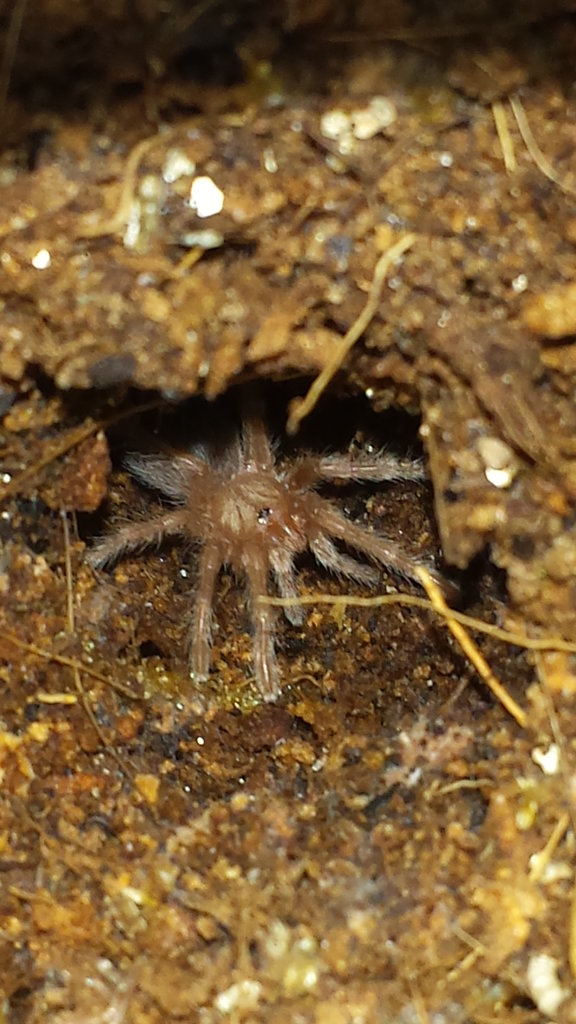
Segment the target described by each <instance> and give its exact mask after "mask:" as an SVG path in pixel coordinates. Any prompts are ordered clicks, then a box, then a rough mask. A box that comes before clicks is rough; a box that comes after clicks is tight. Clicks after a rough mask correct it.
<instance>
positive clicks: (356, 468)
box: [316, 451, 426, 483]
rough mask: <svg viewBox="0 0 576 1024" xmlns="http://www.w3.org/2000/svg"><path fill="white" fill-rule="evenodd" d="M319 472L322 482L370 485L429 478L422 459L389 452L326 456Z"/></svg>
mask: <svg viewBox="0 0 576 1024" xmlns="http://www.w3.org/2000/svg"><path fill="white" fill-rule="evenodd" d="M316 473H317V479H320V480H358V481H366V482H368V483H381V482H383V481H385V480H390V481H397V482H402V481H405V480H425V479H426V473H425V471H424V467H423V465H422V463H421V462H420V461H419V460H418V459H403V458H401V457H400V456H399V455H394V453H393V452H387V451H379V452H350V453H349V454H344V455H342V454H334V455H324V456H322V457H321V458H319V459H318V460H317V465H316Z"/></svg>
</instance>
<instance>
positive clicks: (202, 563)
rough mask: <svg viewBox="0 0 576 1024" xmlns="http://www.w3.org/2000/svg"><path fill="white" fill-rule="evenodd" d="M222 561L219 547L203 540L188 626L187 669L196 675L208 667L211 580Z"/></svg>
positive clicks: (202, 675)
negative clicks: (188, 664)
mask: <svg viewBox="0 0 576 1024" xmlns="http://www.w3.org/2000/svg"><path fill="white" fill-rule="evenodd" d="M221 565H222V551H221V549H220V546H219V545H218V544H216V543H214V542H212V543H209V544H205V545H204V547H203V549H202V553H201V555H200V559H199V565H198V583H197V585H196V595H195V600H194V612H193V615H192V625H191V628H190V671H191V672H192V675H193V676H194V678H195V679H206V677H207V676H208V673H209V671H210V647H211V640H212V603H213V596H214V584H215V582H216V577H217V576H218V573H219V571H220V568H221Z"/></svg>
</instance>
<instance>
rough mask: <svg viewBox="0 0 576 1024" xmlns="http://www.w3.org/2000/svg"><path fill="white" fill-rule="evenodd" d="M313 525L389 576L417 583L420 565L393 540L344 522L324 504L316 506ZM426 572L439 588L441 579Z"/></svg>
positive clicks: (327, 504)
mask: <svg viewBox="0 0 576 1024" xmlns="http://www.w3.org/2000/svg"><path fill="white" fill-rule="evenodd" d="M317 523H318V525H319V526H320V527H322V528H323V529H324V530H325V531H326V532H327V533H328V534H330V536H331V537H335V538H336V539H337V540H340V541H342V542H343V543H344V544H347V545H348V546H349V547H352V548H356V550H357V551H361V552H362V553H363V554H365V555H368V557H369V558H372V559H373V560H374V561H375V562H378V563H379V564H380V565H382V566H384V568H385V569H391V570H392V572H395V573H398V574H399V575H400V576H405V577H406V578H407V579H410V580H415V582H419V581H418V579H417V576H416V569H417V568H418V566H419V564H424V563H420V562H419V561H418V559H417V558H415V557H413V556H412V555H410V554H408V552H407V551H405V550H404V548H403V547H402V545H401V544H398V543H397V542H396V541H395V540H391V539H389V538H388V537H384V536H383V535H382V534H380V533H371V532H370V531H369V530H366V529H365V528H364V527H362V526H359V525H358V523H353V522H351V521H350V520H349V519H345V518H344V516H342V515H341V514H340V512H338V510H337V509H335V508H333V507H332V506H331V505H330V504H329V503H328V502H321V503H319V506H318V516H317ZM430 571H431V575H432V576H434V578H435V579H436V580H438V582H439V583H441V584H442V582H443V581H442V579H441V577H439V576H438V574H437V573H435V572H434V571H433V570H430Z"/></svg>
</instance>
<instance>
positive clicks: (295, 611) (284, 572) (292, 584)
mask: <svg viewBox="0 0 576 1024" xmlns="http://www.w3.org/2000/svg"><path fill="white" fill-rule="evenodd" d="M270 565H271V568H272V572H273V573H274V579H275V580H276V586H277V587H278V592H279V594H280V597H284V598H288V599H290V600H295V601H297V600H298V597H299V595H298V587H297V586H296V575H295V572H294V556H293V555H292V553H291V552H289V551H282V552H280V551H271V552H270ZM283 611H284V615H285V616H286V618H287V619H288V622H291V623H292V625H293V626H301V625H302V623H303V621H304V610H303V608H302V606H301V605H298V604H291V605H287V606H286V608H284V609H283Z"/></svg>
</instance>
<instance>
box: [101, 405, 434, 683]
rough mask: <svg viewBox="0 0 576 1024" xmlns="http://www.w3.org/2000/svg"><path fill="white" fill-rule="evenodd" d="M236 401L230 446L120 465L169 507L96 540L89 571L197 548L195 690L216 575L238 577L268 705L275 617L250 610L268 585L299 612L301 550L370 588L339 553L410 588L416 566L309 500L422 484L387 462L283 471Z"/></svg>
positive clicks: (359, 568) (203, 664)
mask: <svg viewBox="0 0 576 1024" xmlns="http://www.w3.org/2000/svg"><path fill="white" fill-rule="evenodd" d="M240 402H241V429H240V430H239V431H232V430H230V436H229V437H228V438H227V443H226V445H223V446H218V445H215V446H212V447H208V446H207V447H200V446H198V447H196V448H194V449H192V450H191V451H190V452H188V453H186V454H177V455H174V456H172V457H165V456H148V455H133V456H131V457H130V458H129V459H128V461H127V465H128V469H129V470H130V472H131V473H132V475H133V476H134V477H135V478H136V479H137V480H138V481H139V482H140V483H142V484H144V485H146V486H147V487H150V488H153V489H155V490H157V491H159V492H160V493H161V494H163V495H164V497H166V498H167V499H168V500H169V501H170V502H172V504H173V506H174V507H173V508H171V509H170V510H167V511H166V512H164V513H162V514H161V515H159V516H156V517H154V518H152V519H149V520H144V521H143V522H134V523H130V524H128V525H127V526H124V527H123V528H121V529H119V530H118V531H117V532H116V533H113V534H111V535H110V536H109V537H104V538H103V539H101V540H100V542H99V543H98V544H97V546H96V547H94V548H93V549H92V550H91V551H90V552H89V554H88V560H89V562H90V564H91V565H92V566H94V567H95V568H100V567H102V566H105V565H107V564H109V563H110V562H113V561H114V560H116V559H118V558H120V557H122V556H123V555H125V554H127V553H128V552H130V551H138V550H142V549H144V548H146V547H148V546H150V545H153V544H160V543H161V542H162V541H163V540H164V539H165V538H167V537H171V536H181V537H185V538H186V539H189V540H192V541H195V542H196V543H197V544H198V545H199V546H200V548H201V551H200V555H199V565H198V580H197V585H196V595H195V600H194V608H193V614H192V622H191V629H190V669H191V673H192V675H193V676H194V678H196V679H203V678H206V676H207V675H208V672H209V669H210V660H211V659H210V654H211V651H210V647H211V632H212V630H211V622H212V605H213V594H214V587H215V582H216V579H217V576H218V574H219V572H220V570H221V568H222V567H223V566H225V565H227V566H230V567H231V568H232V569H233V570H234V571H235V572H236V573H239V574H241V575H243V576H244V577H245V578H246V582H247V587H248V594H249V604H250V614H251V618H252V624H253V631H254V639H253V666H254V675H255V679H256V684H257V687H258V689H259V691H260V693H261V695H262V697H263V698H264V699H265V700H274V699H275V698H276V697H277V696H278V694H279V692H280V675H279V668H278V662H277V660H276V653H275V646H274V628H275V619H276V610H275V609H274V608H273V607H271V606H270V605H267V604H265V603H263V602H261V601H259V600H258V599H259V598H260V597H261V596H263V595H266V594H267V593H268V580H269V575H270V574H271V575H272V576H273V578H274V580H275V583H276V586H277V588H278V591H279V593H280V595H281V596H282V597H286V598H294V599H296V601H297V599H298V590H297V587H296V572H295V564H294V563H295V560H296V558H297V556H298V555H300V554H301V553H302V552H304V551H305V550H306V549H307V548H309V549H310V551H311V552H312V553H313V555H314V557H315V558H316V560H317V561H318V562H319V563H320V565H322V566H323V567H325V568H326V569H330V570H331V571H332V572H335V573H337V574H338V575H339V576H342V577H347V578H349V579H353V580H357V581H358V582H360V583H365V584H374V583H376V582H377V580H378V572H377V570H376V569H375V568H374V566H372V565H369V564H366V563H364V562H360V561H357V560H356V559H355V558H353V557H351V555H350V554H348V553H347V550H346V549H348V550H349V551H350V550H352V551H356V552H358V553H360V554H361V555H363V556H364V557H365V558H366V559H368V560H370V561H371V562H373V563H376V564H377V565H381V566H384V567H385V568H386V569H391V570H392V571H393V572H395V573H399V574H400V575H402V576H405V577H408V578H410V579H414V578H415V569H416V567H417V564H418V563H417V561H416V560H415V559H414V558H413V557H412V556H411V555H409V554H408V553H407V552H406V551H405V550H404V549H403V548H402V547H401V546H400V545H399V544H398V542H397V541H395V540H391V539H389V538H387V537H385V536H383V535H382V534H380V533H377V532H375V531H371V530H369V529H366V528H365V527H363V526H360V525H359V524H358V523H355V522H352V521H351V520H349V519H347V518H346V517H345V516H344V515H343V514H342V512H340V510H339V509H338V508H337V507H336V505H335V504H334V503H333V502H332V501H330V500H328V499H327V498H325V497H323V496H321V495H320V494H318V490H317V489H318V488H319V486H320V485H321V484H322V483H323V482H325V481H368V482H370V481H371V482H379V481H384V480H388V481H390V480H421V479H422V478H423V471H422V467H421V465H420V464H419V463H418V462H415V461H411V460H403V459H398V458H397V457H396V456H394V455H392V454H390V453H388V452H384V451H380V452H377V453H375V454H372V453H369V452H359V453H354V454H352V453H349V454H335V455H319V456H314V455H304V456H302V457H300V458H297V459H295V460H294V461H293V462H292V463H288V464H287V465H285V466H284V465H282V464H281V463H278V462H277V461H276V458H275V453H274V448H273V445H272V443H271V441H270V439H269V436H268V433H267V430H266V427H265V422H264V417H263V411H262V407H261V403H260V401H259V398H258V396H257V395H256V394H255V393H254V392H253V391H251V390H249V389H244V390H243V391H242V392H241V399H240ZM284 614H285V616H286V618H287V619H288V621H289V622H291V623H292V624H294V625H298V624H301V623H302V620H303V610H302V607H301V606H298V604H293V605H290V606H287V607H286V608H285V609H284Z"/></svg>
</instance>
